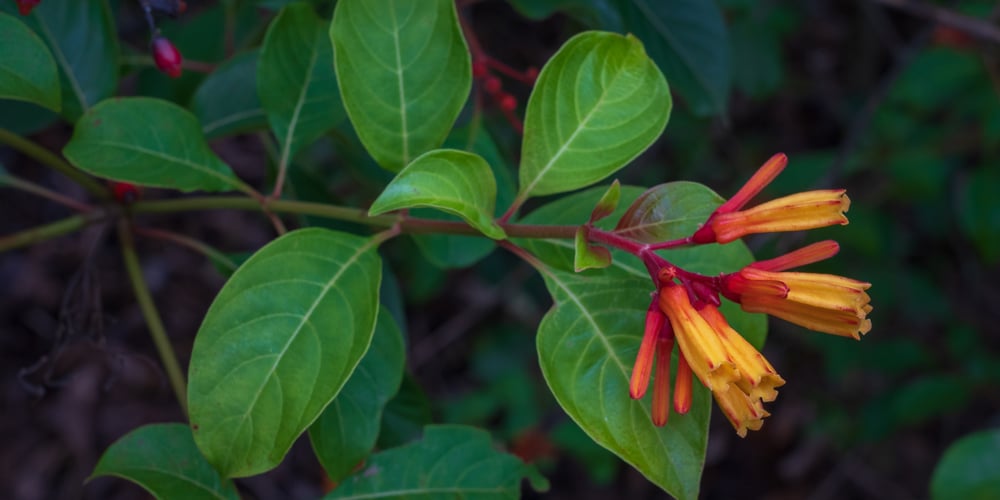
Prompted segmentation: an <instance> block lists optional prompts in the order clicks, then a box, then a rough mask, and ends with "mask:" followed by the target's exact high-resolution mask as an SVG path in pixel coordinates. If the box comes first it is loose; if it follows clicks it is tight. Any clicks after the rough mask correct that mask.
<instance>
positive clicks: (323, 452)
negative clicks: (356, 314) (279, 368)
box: [309, 308, 405, 483]
mask: <svg viewBox="0 0 1000 500" xmlns="http://www.w3.org/2000/svg"><path fill="white" fill-rule="evenodd" d="M404 358H405V352H404V346H403V334H402V333H401V332H400V331H399V326H397V325H396V321H395V320H393V319H392V315H391V314H389V312H388V311H386V310H385V309H384V308H383V309H381V310H380V312H379V316H378V324H377V325H376V326H375V333H374V336H373V337H372V343H371V347H370V348H369V349H368V352H367V353H365V356H364V357H363V358H361V362H360V363H358V367H357V368H356V369H355V370H354V373H353V374H351V378H350V379H348V381H347V383H346V384H344V387H343V389H341V390H340V393H339V394H337V397H336V398H334V399H333V402H332V403H330V405H329V406H327V407H326V409H325V410H323V413H322V414H321V415H320V416H319V419H317V420H316V422H315V423H313V425H312V426H311V427H309V441H310V442H311V443H312V446H313V450H314V451H315V452H316V456H317V457H318V458H319V461H320V463H322V464H323V468H324V469H325V470H326V473H327V476H329V478H330V480H331V481H333V482H335V483H338V482H340V481H341V480H342V479H344V478H345V477H347V476H349V475H350V474H351V472H352V471H353V470H354V468H355V467H357V466H358V464H360V463H362V461H363V460H364V459H365V457H367V456H368V454H369V453H371V451H372V448H374V447H375V441H376V440H377V439H378V434H379V426H380V424H381V422H382V410H383V408H384V407H385V405H386V403H388V402H389V400H390V399H391V398H392V397H393V395H395V394H396V392H397V391H398V390H399V384H400V382H401V381H402V378H403V363H404V361H405V359H404Z"/></svg>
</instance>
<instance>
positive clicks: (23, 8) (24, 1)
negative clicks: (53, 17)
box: [17, 0, 42, 16]
mask: <svg viewBox="0 0 1000 500" xmlns="http://www.w3.org/2000/svg"><path fill="white" fill-rule="evenodd" d="M40 3H42V0H17V10H18V12H20V13H21V15H22V16H26V15H28V14H31V9H34V8H35V6H36V5H38V4H40Z"/></svg>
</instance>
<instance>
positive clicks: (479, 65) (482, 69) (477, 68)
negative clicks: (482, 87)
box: [472, 59, 490, 78]
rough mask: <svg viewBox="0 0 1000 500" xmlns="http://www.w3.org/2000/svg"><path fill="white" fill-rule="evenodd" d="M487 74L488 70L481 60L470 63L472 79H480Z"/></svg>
mask: <svg viewBox="0 0 1000 500" xmlns="http://www.w3.org/2000/svg"><path fill="white" fill-rule="evenodd" d="M488 74H490V69H489V68H488V67H487V66H486V63H485V62H484V61H483V60H481V59H480V60H477V61H475V62H473V63H472V77H473V78H482V77H484V76H486V75H488Z"/></svg>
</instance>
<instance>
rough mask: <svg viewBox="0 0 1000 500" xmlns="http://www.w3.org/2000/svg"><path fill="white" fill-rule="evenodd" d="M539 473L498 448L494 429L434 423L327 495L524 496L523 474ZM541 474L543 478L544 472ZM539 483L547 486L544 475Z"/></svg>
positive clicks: (540, 485)
mask: <svg viewBox="0 0 1000 500" xmlns="http://www.w3.org/2000/svg"><path fill="white" fill-rule="evenodd" d="M524 477H528V478H532V479H535V478H539V477H538V473H537V472H536V471H535V469H534V467H532V466H530V465H527V464H525V463H524V462H522V461H521V459H519V458H517V457H515V456H514V455H509V454H507V453H503V452H500V451H497V450H496V448H494V447H493V443H492V442H491V441H490V435H489V434H488V433H487V432H486V431H483V430H479V429H475V428H472V427H466V426H461V425H432V426H427V427H426V428H425V430H424V437H423V439H421V440H420V441H417V442H414V443H411V444H408V445H405V446H401V447H399V448H393V449H391V450H387V451H384V452H382V453H378V454H376V455H374V456H372V457H371V459H370V460H369V461H368V462H367V464H366V465H365V468H364V469H363V470H361V471H360V472H358V473H357V474H355V475H354V476H351V477H349V478H347V479H346V480H345V481H344V482H343V483H341V484H340V485H339V486H337V489H335V490H333V491H332V492H330V494H329V495H327V496H326V497H324V498H326V499H330V500H332V499H336V498H365V497H369V496H388V495H389V494H390V493H395V494H397V495H399V496H406V497H408V498H511V499H513V498H519V497H520V493H521V479H522V478H524ZM539 479H540V478H539ZM539 483H541V484H538V483H536V482H535V481H533V484H536V485H537V487H539V488H545V487H547V485H546V484H544V480H541V481H539Z"/></svg>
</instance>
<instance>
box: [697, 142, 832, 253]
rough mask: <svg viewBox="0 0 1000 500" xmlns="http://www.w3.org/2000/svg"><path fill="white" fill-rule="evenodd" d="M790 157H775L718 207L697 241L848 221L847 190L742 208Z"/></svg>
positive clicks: (728, 239)
mask: <svg viewBox="0 0 1000 500" xmlns="http://www.w3.org/2000/svg"><path fill="white" fill-rule="evenodd" d="M787 163H788V158H787V157H785V155H783V154H781V153H779V154H776V155H774V156H772V157H771V159H769V160H768V161H767V163H765V164H764V165H763V166H761V167H760V169H758V170H757V172H756V173H755V174H754V175H753V176H752V177H751V178H750V180H749V181H747V183H746V184H744V185H743V187H742V188H740V190H739V191H737V193H736V194H735V195H733V197H732V198H730V199H729V201H727V202H725V203H723V204H722V205H721V206H719V208H717V209H715V211H714V212H712V214H711V215H709V217H708V219H707V220H706V221H705V224H703V225H702V226H701V227H700V228H699V229H698V230H697V231H695V233H694V234H693V235H691V242H693V243H713V242H717V243H729V242H731V241H734V240H737V239H739V238H741V237H743V236H746V235H748V234H756V233H770V232H778V231H801V230H803V229H815V228H819V227H826V226H832V225H834V224H840V225H844V224H847V217H845V216H844V212H847V210H848V209H849V208H850V206H851V200H850V198H848V197H847V195H846V194H845V191H844V190H843V189H835V190H821V191H808V192H805V193H798V194H793V195H790V196H785V197H783V198H778V199H776V200H772V201H769V202H767V203H764V204H761V205H758V206H756V207H753V208H750V209H747V210H741V209H742V208H743V206H744V205H746V204H747V202H749V201H750V200H751V199H752V198H753V197H754V196H756V195H757V194H758V193H760V192H761V191H762V190H763V189H764V187H766V186H767V185H768V184H769V183H770V182H771V181H773V180H774V178H775V177H777V176H778V174H780V173H781V171H782V170H783V169H784V168H785V165H786V164H787Z"/></svg>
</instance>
